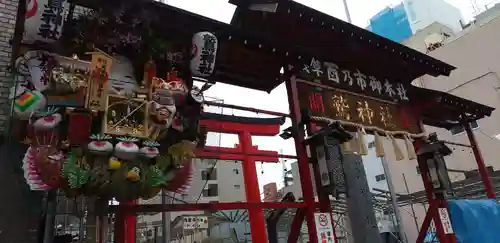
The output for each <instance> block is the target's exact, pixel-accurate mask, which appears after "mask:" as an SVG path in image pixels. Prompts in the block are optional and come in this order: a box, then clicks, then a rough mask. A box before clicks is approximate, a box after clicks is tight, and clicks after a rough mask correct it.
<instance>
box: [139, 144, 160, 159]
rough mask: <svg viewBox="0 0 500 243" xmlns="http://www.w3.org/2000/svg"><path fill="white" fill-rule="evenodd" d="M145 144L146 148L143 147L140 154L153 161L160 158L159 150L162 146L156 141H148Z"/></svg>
mask: <svg viewBox="0 0 500 243" xmlns="http://www.w3.org/2000/svg"><path fill="white" fill-rule="evenodd" d="M143 144H144V147H142V148H141V149H140V150H139V153H140V154H141V155H142V156H144V157H146V158H148V159H153V158H155V157H156V156H158V154H160V150H158V147H159V146H160V144H159V143H158V142H156V141H146V142H144V143H143Z"/></svg>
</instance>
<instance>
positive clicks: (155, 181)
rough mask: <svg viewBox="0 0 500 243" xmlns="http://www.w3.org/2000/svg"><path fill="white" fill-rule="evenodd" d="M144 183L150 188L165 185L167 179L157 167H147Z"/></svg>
mask: <svg viewBox="0 0 500 243" xmlns="http://www.w3.org/2000/svg"><path fill="white" fill-rule="evenodd" d="M145 172H146V173H145V178H144V179H145V182H146V183H147V184H149V185H150V186H152V187H157V186H160V185H165V183H166V181H167V178H166V177H165V175H164V174H163V172H162V171H161V170H160V169H159V168H158V167H157V166H154V165H153V166H149V168H147V169H146V171H145Z"/></svg>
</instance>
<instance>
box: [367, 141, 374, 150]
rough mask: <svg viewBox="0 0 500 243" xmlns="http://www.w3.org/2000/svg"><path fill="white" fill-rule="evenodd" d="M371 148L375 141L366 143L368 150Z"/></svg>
mask: <svg viewBox="0 0 500 243" xmlns="http://www.w3.org/2000/svg"><path fill="white" fill-rule="evenodd" d="M373 147H375V141H372V142H369V143H368V148H369V149H370V148H373Z"/></svg>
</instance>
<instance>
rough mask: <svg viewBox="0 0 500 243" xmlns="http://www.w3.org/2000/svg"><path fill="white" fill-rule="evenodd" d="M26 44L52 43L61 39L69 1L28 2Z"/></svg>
mask: <svg viewBox="0 0 500 243" xmlns="http://www.w3.org/2000/svg"><path fill="white" fill-rule="evenodd" d="M27 2H28V4H27V5H28V6H27V9H26V20H25V22H24V38H23V42H25V43H34V42H36V41H41V42H45V43H52V42H55V41H57V40H59V38H61V35H62V30H63V26H64V21H65V19H66V18H65V7H66V6H67V0H27Z"/></svg>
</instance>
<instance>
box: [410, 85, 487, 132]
mask: <svg viewBox="0 0 500 243" xmlns="http://www.w3.org/2000/svg"><path fill="white" fill-rule="evenodd" d="M409 92H410V99H411V100H412V101H413V102H416V103H414V104H417V103H418V105H419V106H420V108H421V110H422V120H423V123H424V124H425V125H429V126H434V127H441V128H445V129H451V128H452V127H454V126H456V125H458V124H459V123H460V122H461V119H466V120H469V121H475V120H479V119H482V118H484V117H487V116H490V115H491V113H492V112H493V111H494V110H495V108H493V107H489V106H486V105H482V104H479V103H476V102H474V101H471V100H467V99H464V98H461V97H458V96H455V95H452V94H449V93H445V92H441V91H436V90H430V89H425V88H419V87H415V86H414V87H412V89H411V90H410V91H409Z"/></svg>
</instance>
